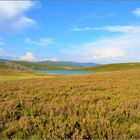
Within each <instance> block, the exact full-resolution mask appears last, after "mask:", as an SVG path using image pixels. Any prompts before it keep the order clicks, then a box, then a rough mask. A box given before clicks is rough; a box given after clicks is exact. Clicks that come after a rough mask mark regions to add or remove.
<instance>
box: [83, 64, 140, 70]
mask: <svg viewBox="0 0 140 140" xmlns="http://www.w3.org/2000/svg"><path fill="white" fill-rule="evenodd" d="M130 69H140V62H135V63H118V64H106V65H99V66H95V67H89V68H84V69H82V70H84V71H85V70H86V71H93V72H104V71H122V70H130Z"/></svg>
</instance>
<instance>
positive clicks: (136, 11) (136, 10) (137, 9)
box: [132, 8, 140, 17]
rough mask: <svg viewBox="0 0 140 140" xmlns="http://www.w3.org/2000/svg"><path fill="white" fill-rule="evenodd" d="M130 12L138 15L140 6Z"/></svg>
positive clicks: (139, 14)
mask: <svg viewBox="0 0 140 140" xmlns="http://www.w3.org/2000/svg"><path fill="white" fill-rule="evenodd" d="M132 13H133V14H134V15H135V16H137V17H140V8H136V9H135V10H134V11H132Z"/></svg>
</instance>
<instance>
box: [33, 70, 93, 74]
mask: <svg viewBox="0 0 140 140" xmlns="http://www.w3.org/2000/svg"><path fill="white" fill-rule="evenodd" d="M34 71H35V72H43V73H49V74H90V73H91V72H85V71H66V70H34Z"/></svg>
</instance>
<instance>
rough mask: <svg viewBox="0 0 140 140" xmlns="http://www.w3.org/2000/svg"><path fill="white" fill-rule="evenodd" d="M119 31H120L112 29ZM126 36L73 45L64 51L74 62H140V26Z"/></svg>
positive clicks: (108, 37)
mask: <svg viewBox="0 0 140 140" xmlns="http://www.w3.org/2000/svg"><path fill="white" fill-rule="evenodd" d="M111 30H116V31H117V30H118V29H114V28H113V29H111ZM122 30H123V29H122ZM124 32H125V34H120V35H116V36H106V37H102V38H101V39H99V40H96V41H91V42H85V43H82V44H78V45H73V46H71V47H69V48H68V49H67V48H66V49H65V50H63V52H62V55H63V56H64V55H66V56H67V58H68V59H69V60H73V61H93V62H99V63H107V62H108V63H113V62H129V61H131V62H132V61H138V58H140V26H135V28H134V29H133V31H132V30H129V31H126V30H125V31H124ZM139 61H140V59H139Z"/></svg>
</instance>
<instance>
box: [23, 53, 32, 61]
mask: <svg viewBox="0 0 140 140" xmlns="http://www.w3.org/2000/svg"><path fill="white" fill-rule="evenodd" d="M20 59H22V60H27V61H32V60H34V59H35V58H34V55H33V53H32V52H27V53H26V54H25V55H24V56H21V57H20Z"/></svg>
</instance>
